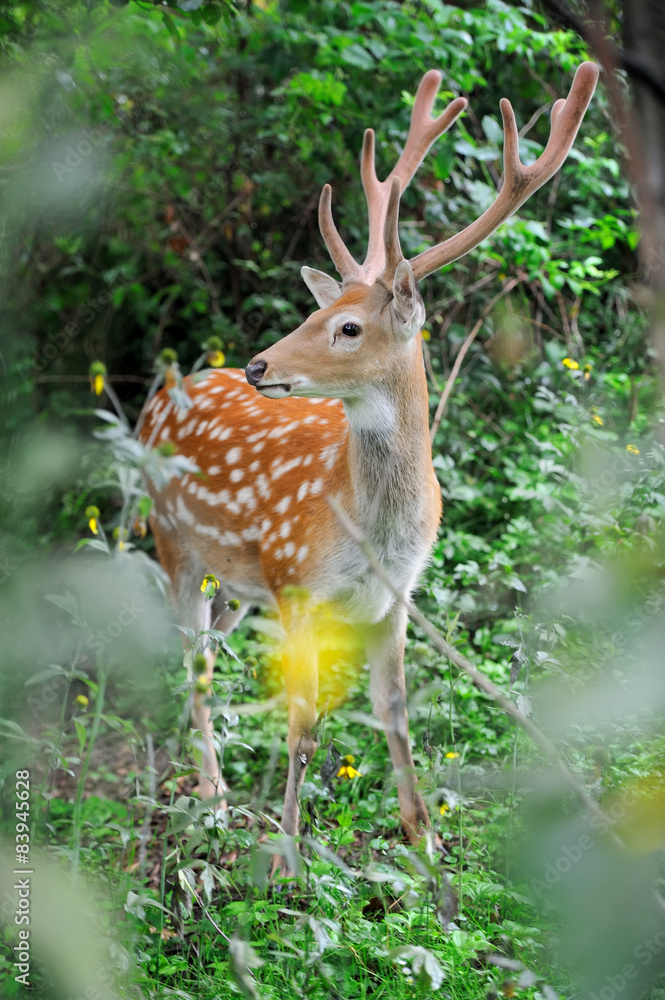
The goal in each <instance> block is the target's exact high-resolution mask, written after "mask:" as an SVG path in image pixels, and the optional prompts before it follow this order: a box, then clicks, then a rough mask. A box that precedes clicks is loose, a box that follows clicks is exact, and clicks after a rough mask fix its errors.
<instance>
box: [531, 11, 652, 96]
mask: <svg viewBox="0 0 665 1000" xmlns="http://www.w3.org/2000/svg"><path fill="white" fill-rule="evenodd" d="M541 3H542V5H543V7H545V8H546V9H547V10H548V11H549V12H550V13H551V14H554V15H555V17H557V18H558V19H559V20H560V21H561V23H562V24H563V26H564V27H565V28H568V29H569V30H570V31H574V32H575V34H576V35H579V36H580V38H581V39H582V40H583V41H585V42H586V43H587V45H589V47H590V48H591V49H593V50H595V44H594V41H595V39H594V36H595V31H594V30H593V29H592V28H591V27H590V26H589V25H588V24H587V23H586V21H584V20H583V19H582V18H581V17H578V15H577V14H575V13H574V11H572V10H571V9H570V7H569V6H568V4H567V3H565V0H541ZM605 41H606V45H607V50H608V52H609V53H610V54H611V58H612V62H613V63H614V64H615V66H618V67H619V69H622V70H625V72H626V73H627V74H628V75H629V76H631V77H632V78H633V79H634V80H639V82H640V83H643V84H645V86H647V87H649V88H650V89H651V90H652V91H653V93H654V95H655V96H656V97H657V98H658V100H659V101H662V102H663V103H664V104H665V80H664V79H663V78H662V77H658V76H656V75H655V74H654V72H653V70H652V69H651V68H650V67H649V66H647V64H646V63H645V62H644V61H643V60H642V59H640V57H639V56H638V55H637V54H636V53H635V52H631V51H630V50H629V49H621V48H619V47H618V46H617V45H615V44H614V43H613V42H611V41H610V40H609V39H606V40H605Z"/></svg>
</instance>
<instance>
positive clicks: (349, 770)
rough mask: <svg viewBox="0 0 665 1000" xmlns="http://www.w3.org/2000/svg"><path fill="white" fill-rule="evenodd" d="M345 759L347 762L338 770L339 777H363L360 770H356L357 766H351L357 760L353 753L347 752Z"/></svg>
mask: <svg viewBox="0 0 665 1000" xmlns="http://www.w3.org/2000/svg"><path fill="white" fill-rule="evenodd" d="M343 760H345V761H346V763H345V764H342V766H341V767H340V769H339V771H338V772H337V777H338V778H362V775H361V773H360V771H356V769H355V767H352V766H351V765H352V764H355V762H356V758H355V757H354V756H353V754H352V753H347V755H346V757H344V758H343Z"/></svg>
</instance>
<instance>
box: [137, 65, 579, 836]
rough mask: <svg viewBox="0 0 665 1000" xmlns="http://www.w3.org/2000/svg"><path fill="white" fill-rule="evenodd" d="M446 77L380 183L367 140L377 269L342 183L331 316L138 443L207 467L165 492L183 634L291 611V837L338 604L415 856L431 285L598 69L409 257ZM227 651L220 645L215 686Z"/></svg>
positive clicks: (560, 153) (433, 485)
mask: <svg viewBox="0 0 665 1000" xmlns="http://www.w3.org/2000/svg"><path fill="white" fill-rule="evenodd" d="M442 76H443V74H442V73H440V72H439V71H437V70H430V71H429V72H427V73H425V75H424V76H423V78H422V80H421V82H420V85H419V87H418V91H417V94H416V97H415V101H414V104H413V108H412V114H411V122H410V127H409V132H408V135H407V139H406V143H405V145H404V148H403V151H402V153H401V155H400V156H399V159H398V161H397V163H396V164H395V166H394V167H393V169H392V171H391V172H390V174H389V175H388V177H387V178H386V179H385V180H383V181H379V180H378V178H377V175H376V169H375V133H374V131H373V130H372V129H367V130H366V131H365V134H364V140H363V145H362V153H361V160H360V174H361V180H362V186H363V190H364V194H365V198H366V202H367V214H368V230H369V235H368V243H367V250H366V255H365V259H364V261H363V263H362V264H360V263H358V262H357V261H356V260H355V259H354V257H353V256H352V255H351V253H350V251H349V250H348V249H347V247H346V245H345V243H344V241H343V240H342V237H341V236H340V234H339V231H338V229H337V227H336V225H335V222H334V220H333V215H332V207H331V187H330V185H329V184H326V185H325V186H324V188H323V190H322V193H321V197H320V202H319V228H320V232H321V235H322V237H323V240H324V243H325V245H326V247H327V249H328V252H329V254H330V257H331V259H332V261H333V263H334V265H335V268H336V269H337V272H338V273H339V276H340V278H341V282H338V281H337V280H336V279H334V278H333V277H331V276H330V275H329V274H327V273H325V272H323V271H319V270H315V269H313V268H310V267H307V266H305V267H303V268H302V269H301V274H302V277H303V279H304V281H305V284H306V285H307V287H308V289H309V291H310V292H311V293H312V295H313V297H314V299H315V300H316V303H317V306H318V309H317V310H316V311H315V312H313V313H312V314H311V315H310V316H309V317H308V318H307V319H305V321H304V322H303V323H302V324H301V325H300V326H299V327H298V328H297V329H295V330H294V331H293V332H292V333H290V334H288V335H287V336H285V337H284V338H283V339H282V340H280V341H278V342H277V343H275V344H273V345H272V346H270V347H268V348H267V349H266V350H264V351H262V352H261V353H260V354H258V355H256V356H255V357H253V358H252V359H251V361H250V362H249V364H248V365H247V367H246V368H245V370H244V371H242V370H239V369H225V368H219V369H212V370H208V371H205V372H202V373H198V374H197V375H194V376H190V377H188V378H187V379H185V380H184V382H183V388H184V390H185V391H186V393H187V394H188V396H189V398H190V400H191V404H192V405H191V408H189V409H183V408H181V407H179V406H178V405H177V402H176V401H175V400H174V399H173V398H171V394H170V391H169V389H168V388H163V389H161V390H160V392H158V393H157V394H156V395H155V396H154V398H153V399H152V401H151V402H150V404H149V406H148V409H147V412H146V416H145V421H144V424H143V429H142V432H141V437H142V440H143V441H144V442H146V441H151V442H155V443H157V444H159V443H161V442H167V441H168V442H172V443H173V444H174V445H175V446H176V448H177V450H178V453H179V454H182V455H185V456H187V457H188V458H189V459H190V460H191V461H192V462H193V463H195V465H196V466H197V467H198V469H199V470H200V472H199V474H198V475H196V474H193V473H188V474H186V475H185V476H184V477H183V478H180V479H178V478H173V479H171V481H170V482H169V483H168V484H167V485H166V486H164V487H163V488H162V489H159V490H158V489H157V488H156V487H155V486H154V484H153V485H150V486H149V488H150V492H151V496H152V498H153V504H154V506H153V510H152V514H151V526H152V530H153V533H154V536H155V541H156V547H157V553H158V556H159V559H160V562H161V564H162V567H163V568H164V569H165V570H166V572H167V574H168V576H169V577H170V580H171V588H172V593H173V598H174V602H175V605H176V608H177V609H178V614H179V618H180V622H181V624H183V625H186V626H188V627H190V628H192V629H194V630H195V631H196V632H199V631H200V630H203V631H205V630H207V629H210V627H211V624H212V623H215V627H216V628H217V629H219V630H221V631H222V632H223V633H225V634H228V633H230V632H231V631H232V629H233V628H234V627H235V626H236V625H237V624H238V622H239V621H240V620H241V618H242V617H243V615H244V614H245V613H246V612H247V610H248V609H249V608H250V607H252V606H255V605H261V606H268V607H271V608H273V609H277V611H278V613H279V617H280V620H281V623H282V626H283V630H284V636H285V638H284V641H283V643H282V648H281V659H282V669H283V674H284V681H285V690H286V700H287V707H288V735H287V747H288V773H287V780H286V792H285V797H284V807H283V812H282V821H281V828H282V831H283V833H285V834H287V835H289V836H291V837H295V836H296V835H297V834H298V829H299V811H300V807H299V793H300V789H301V786H302V783H303V780H304V777H305V773H306V770H307V767H308V765H309V763H310V761H311V759H312V757H313V755H314V753H315V750H316V749H317V740H316V725H317V719H318V709H317V697H318V653H319V646H318V644H317V635H318V632H317V628H318V620H319V618H320V614H321V609H322V608H325V609H326V614H327V615H330V614H331V609H332V614H333V616H334V617H335V618H336V619H338V620H339V621H340V622H342V623H343V624H344V625H345V626H348V627H350V628H351V629H352V630H353V631H354V634H355V635H357V636H358V638H359V642H360V643H361V644H362V648H363V649H364V652H365V656H366V662H367V664H368V666H369V674H370V682H369V687H370V698H371V703H372V706H373V711H374V715H375V717H376V719H377V720H378V722H379V724H380V726H381V728H382V729H383V731H384V732H385V736H386V739H387V743H388V749H389V752H390V757H391V760H392V767H393V772H394V776H395V780H396V785H397V795H398V803H399V814H400V820H401V824H402V828H403V830H404V833H405V834H406V837H407V838H408V840H409V841H410V842H411V843H412V844H414V845H416V844H417V843H418V842H419V841H420V839H421V838H422V836H423V835H424V834H425V833H426V831H427V830H428V829H429V827H430V820H429V816H428V811H427V808H426V806H425V802H424V800H423V797H422V796H421V794H420V792H419V790H418V785H417V780H416V769H415V765H414V760H413V755H412V751H411V744H410V738H409V722H408V714H407V697H406V685H405V674H404V649H405V637H406V627H407V605H406V600H407V598H408V596H409V595H410V594H411V593H412V591H413V590H414V588H415V587H416V584H417V582H418V579H419V576H420V574H421V572H422V570H423V568H424V567H425V565H426V563H427V560H428V557H429V554H430V551H431V548H432V546H433V544H434V541H435V539H436V534H437V529H438V525H439V521H440V518H441V512H442V504H441V491H440V487H439V484H438V481H437V478H436V475H435V472H434V469H433V465H432V454H431V445H430V438H429V404H428V389H427V379H426V372H425V366H424V362H423V353H422V346H421V333H420V331H421V328H422V326H423V323H424V321H425V307H424V303H423V298H422V296H421V294H420V291H419V287H418V286H419V282H421V281H422V280H423V279H424V278H426V277H427V276H428V275H429V274H431V273H432V272H433V271H436V270H438V269H439V268H441V267H443V266H445V265H447V264H450V263H452V262H453V261H456V260H457V259H459V258H460V257H462V256H464V255H465V254H467V253H469V251H471V250H472V249H473V248H475V247H477V246H478V244H480V243H481V242H482V241H483V240H485V239H486V238H488V237H489V236H491V235H492V233H494V232H495V230H496V229H497V228H498V227H499V226H500V225H501V224H502V223H503V222H505V221H506V220H507V219H508V218H509V217H510V216H511V215H512V214H513V213H514V212H515V211H516V210H517V209H518V208H519V207H520V206H521V205H522V204H523V203H524V202H525V201H526V200H527V198H529V197H530V196H531V195H532V194H533V193H534V192H535V191H537V190H538V189H539V188H540V187H541V186H542V185H543V184H545V183H546V182H547V181H548V180H549V179H550V178H551V177H552V176H553V175H554V174H555V173H556V171H557V170H558V169H559V168H560V167H561V165H562V164H563V162H564V160H565V159H566V157H567V155H568V153H569V151H570V149H571V146H572V144H573V142H574V139H575V136H576V135H577V132H578V129H579V127H580V124H581V122H582V119H583V117H584V113H585V111H586V108H587V106H588V104H589V102H590V100H591V97H592V95H593V92H594V89H595V86H596V82H597V79H598V68H597V66H596V65H595V64H594V63H591V62H585V63H582V64H581V65H580V66H579V67H578V69H577V71H576V74H575V78H574V81H573V83H572V86H571V89H570V92H569V94H568V97H567V98H566V99H565V100H558V101H556V102H555V103H554V104H553V106H552V110H551V127H550V136H549V139H548V142H547V144H546V146H545V149H544V150H543V152H542V153H541V155H540V156H539V157H538V159H537V160H536V161H535V162H534V163H532V164H530V165H529V166H524V165H523V164H522V163H521V161H520V158H519V149H518V146H519V136H518V131H517V126H516V122H515V115H514V112H513V108H512V105H511V104H510V101H508V100H507V99H505V98H504V99H503V100H502V101H501V104H500V107H501V114H502V118H503V132H504V146H503V168H504V169H503V183H502V185H501V188H500V190H499V192H498V194H497V196H496V199H495V201H494V202H493V204H492V205H491V206H490V207H489V208H488V209H487V210H486V211H485V212H484V213H483V214H482V215H480V216H479V217H478V218H477V219H476V220H475V221H474V222H472V223H471V224H470V225H469V226H468V227H467V228H466V229H464V230H462V231H461V232H458V233H456V234H455V235H452V236H450V237H449V238H448V239H445V240H443V241H442V242H440V243H437V244H435V245H432V246H430V247H428V248H427V249H425V250H424V251H423V252H421V253H419V254H418V255H417V256H416V257H414V258H413V259H412V260H411V261H407V260H406V259H405V258H404V255H403V254H402V251H401V247H400V238H399V232H398V216H399V205H400V197H401V195H402V193H403V192H404V190H405V189H406V187H407V186H408V184H409V183H410V181H411V179H412V178H413V176H414V174H415V173H416V171H417V170H418V168H419V166H420V164H421V162H422V161H423V159H424V157H425V155H426V154H427V152H428V150H429V149H430V147H431V145H432V144H433V143H434V141H435V140H436V139H437V138H438V137H439V136H440V135H442V134H443V133H444V132H445V131H446V130H447V129H448V128H449V127H450V126H451V125H452V124H453V122H454V121H455V120H456V119H457V118H458V117H459V115H460V114H461V113H462V112H463V111H464V109H465V108H466V107H467V100H466V98H464V97H457V98H455V99H454V100H453V101H452V102H451V103H450V104H449V105H448V106H447V107H446V108H445V110H444V111H443V112H442V113H441V114H439V115H438V116H437V117H433V116H432V109H433V106H434V101H435V99H436V95H437V93H438V90H439V88H440V84H441V80H442ZM340 510H341V511H343V512H344V515H345V517H346V518H348V521H350V522H352V523H353V525H355V526H356V527H357V529H358V531H359V532H360V533H361V535H362V536H363V537H364V539H365V540H366V542H367V544H368V546H370V547H371V550H372V552H373V553H374V555H375V557H376V558H377V559H378V560H379V561H380V563H381V565H382V566H383V569H384V572H385V575H386V576H387V577H388V578H389V579H390V580H391V581H392V584H393V587H392V588H389V587H387V586H386V583H385V582H382V581H381V580H380V579H379V578H378V576H377V574H375V573H374V572H373V571H372V568H371V566H370V564H369V562H368V558H367V555H366V550H365V549H363V548H362V547H360V546H359V545H358V542H357V539H354V538H353V537H352V536H351V534H350V533H349V531H348V530H347V529H346V528H345V526H344V524H343V523H342V521H341V520H340V517H339V516H337V513H336V511H340ZM205 574H213V575H214V577H215V578H216V583H217V582H218V583H219V588H218V590H217V591H216V593H215V596H214V598H213V599H212V600H208V599H206V596H205V595H204V594H202V592H201V579H202V577H203V576H204V575H205ZM294 593H296V594H298V595H300V596H299V597H298V598H297V599H294V598H293V594H294ZM396 594H401V595H404V599H402V600H398V599H397V597H396ZM303 595H305V597H303ZM229 602H230V603H229ZM214 660H215V655H214V652H213V651H212V649H207V650H206V672H205V676H206V680H207V682H208V683H209V682H210V681H211V680H212V674H213V667H214ZM203 687H204V689H205V684H204V685H203ZM207 701H208V699H207V697H206V696H205V694H204V693H202V692H199V693H198V694H197V695H195V696H194V704H193V708H192V720H193V725H194V727H195V728H196V729H198V730H199V731H200V747H201V766H200V775H199V786H198V790H199V794H200V796H201V798H202V799H203V800H204V801H207V800H216V801H217V802H221V803H222V805H224V806H225V795H226V792H227V788H226V784H225V782H224V779H223V776H222V774H221V771H220V765H219V760H218V753H217V749H216V739H217V738H216V736H215V733H214V730H213V726H212V724H211V719H210V708H209V705H208V704H207Z"/></svg>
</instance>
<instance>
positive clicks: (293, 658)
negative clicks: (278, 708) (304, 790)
mask: <svg viewBox="0 0 665 1000" xmlns="http://www.w3.org/2000/svg"><path fill="white" fill-rule="evenodd" d="M282 666H283V670H284V681H285V684H286V696H287V702H288V715H289V733H288V749H289V773H288V778H287V782H286V794H285V796H284V810H283V812H282V829H283V831H284V833H286V834H288V835H289V836H291V837H295V836H296V835H297V833H298V821H299V817H300V806H299V802H298V799H299V795H300V788H301V786H302V783H303V781H304V779H305V772H306V771H307V765H308V764H309V762H310V761H311V759H312V757H313V756H314V753H315V752H316V747H317V743H316V740H315V738H314V733H313V731H314V726H315V724H316V719H317V714H316V699H317V694H318V655H317V650H316V646H315V644H314V643H313V641H312V639H311V637H310V636H307V635H305V634H303V633H298V634H296V635H289V636H288V637H287V640H286V642H285V644H284V649H283V653H282ZM280 865H281V868H282V871H283V872H284V873H285V874H287V873H288V869H287V867H286V865H285V864H284V862H283V861H282V859H280V858H277V857H276V858H275V862H274V864H273V872H274V871H275V870H276V869H277V868H278V867H280Z"/></svg>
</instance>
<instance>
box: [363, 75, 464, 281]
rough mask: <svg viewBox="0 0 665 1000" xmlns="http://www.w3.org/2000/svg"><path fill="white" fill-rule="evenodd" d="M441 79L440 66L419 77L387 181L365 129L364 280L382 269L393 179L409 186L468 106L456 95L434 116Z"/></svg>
mask: <svg viewBox="0 0 665 1000" xmlns="http://www.w3.org/2000/svg"><path fill="white" fill-rule="evenodd" d="M441 79H442V74H441V73H440V72H439V71H438V70H435V69H431V70H429V72H428V73H425V75H424V76H423V78H422V80H421V81H420V86H419V87H418V91H417V93H416V98H415V101H414V103H413V108H412V110H411V124H410V126H409V133H408V136H407V139H406V144H405V146H404V149H403V151H402V155H401V156H400V158H399V160H398V161H397V163H396V164H395V166H394V167H393V169H392V170H391V171H390V174H389V175H388V177H386V179H385V180H384V181H380V180H378V178H377V176H376V168H375V164H374V132H373V130H372V129H367V130H366V132H365V136H364V139H363V149H362V154H361V158H360V176H361V179H362V184H363V190H364V191H365V198H366V200H367V214H368V217H369V241H368V245H367V255H366V257H365V260H364V262H363V265H362V271H363V274H364V280H365V281H371V280H372V279H373V278H375V277H376V276H377V274H379V272H380V271H382V270H383V266H384V259H385V251H384V245H383V234H384V223H385V218H386V210H387V206H388V200H389V198H390V195H391V189H392V185H393V181H395V180H398V181H399V184H400V190H401V191H402V192H403V191H405V190H406V188H407V187H408V186H409V183H410V181H411V179H412V178H413V176H414V174H415V173H416V171H417V169H418V167H419V166H420V164H421V163H422V161H423V159H424V158H425V155H426V153H427V151H428V150H429V148H430V146H431V145H432V143H433V142H434V141H435V139H438V137H439V136H440V135H442V134H443V133H444V132H445V131H446V130H447V129H449V128H450V126H451V125H452V124H453V122H454V121H455V119H456V118H458V117H459V115H460V114H461V113H462V111H464V109H465V108H466V106H467V100H466V98H465V97H457V98H456V99H455V100H454V101H451V103H450V104H449V105H448V107H447V108H446V109H445V110H444V111H443V112H442V114H440V115H439V117H438V118H432V117H431V113H432V107H433V105H434V100H435V98H436V95H437V93H438V90H439V87H440V85H441Z"/></svg>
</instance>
